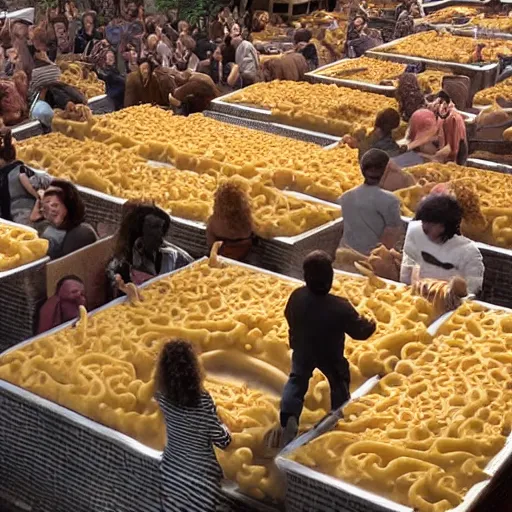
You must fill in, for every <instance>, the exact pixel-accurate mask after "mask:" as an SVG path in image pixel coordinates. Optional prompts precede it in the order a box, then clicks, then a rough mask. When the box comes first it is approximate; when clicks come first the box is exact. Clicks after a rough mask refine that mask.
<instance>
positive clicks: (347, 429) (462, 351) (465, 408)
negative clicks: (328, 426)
mask: <svg viewBox="0 0 512 512" xmlns="http://www.w3.org/2000/svg"><path fill="white" fill-rule="evenodd" d="M510 343H512V311H510V310H508V311H503V310H497V309H493V308H492V307H491V306H489V305H486V304H485V303H477V302H466V303H465V304H463V305H462V306H461V307H460V308H459V309H458V310H457V311H456V312H454V313H453V314H452V315H449V316H448V318H446V319H445V321H444V322H443V323H442V325H441V326H440V327H439V328H438V329H437V332H436V334H435V336H434V337H433V339H432V341H431V343H430V344H429V345H428V346H426V347H422V348H418V350H415V351H413V352H411V354H410V357H409V358H403V359H402V360H401V361H400V362H398V363H397V365H396V366H395V368H394V371H393V372H391V373H389V374H388V375H386V376H384V377H383V378H382V379H381V380H380V381H379V383H378V384H377V385H376V386H375V387H374V389H373V390H372V392H370V393H369V394H367V395H365V396H364V397H362V398H361V399H359V400H355V401H353V402H351V403H350V404H348V405H347V406H345V408H344V410H343V415H344V419H343V420H340V421H339V422H337V423H336V424H335V425H334V427H333V429H332V430H331V431H330V432H328V433H320V432H319V435H318V436H314V435H313V436H309V437H310V439H311V437H313V438H314V439H313V440H309V442H307V443H306V444H302V443H300V442H298V443H297V444H298V445H301V444H302V446H299V447H298V448H296V449H294V450H292V451H291V452H288V453H285V454H283V455H282V456H280V457H278V459H277V464H278V466H279V467H280V468H281V469H283V470H284V471H285V472H286V475H287V477H288V492H287V500H286V501H287V510H290V511H301V512H303V511H315V512H324V511H325V512H326V511H331V510H345V509H350V510H361V511H363V510H364V511H379V512H388V511H397V512H413V510H414V511H415V512H434V511H436V512H437V511H443V512H444V511H446V512H447V511H449V510H450V511H459V512H462V511H467V510H470V509H471V510H473V509H474V508H473V506H474V505H475V503H476V502H477V501H478V499H479V498H481V497H482V496H484V495H485V492H486V488H488V486H489V484H490V482H491V481H492V479H493V478H496V477H500V476H501V475H500V470H502V469H503V468H504V466H505V465H506V464H507V462H508V461H510V459H511V455H512V437H511V436H510V431H511V426H512V415H511V413H510V410H511V406H512V392H511V385H512V376H511V374H510V362H511V356H510V355H509V348H508V347H509V346H510ZM505 478H506V476H505ZM482 510H487V508H486V507H483V508H482Z"/></svg>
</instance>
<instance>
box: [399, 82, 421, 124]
mask: <svg viewBox="0 0 512 512" xmlns="http://www.w3.org/2000/svg"><path fill="white" fill-rule="evenodd" d="M396 99H397V100H398V106H399V111H400V115H401V116H402V119H403V120H404V121H409V119H410V118H411V116H412V115H413V114H414V112H416V110H419V109H420V108H425V106H426V104H427V102H426V100H425V96H424V94H423V92H422V91H421V87H420V84H419V82H418V77H417V76H416V75H415V74H414V73H403V74H402V75H400V76H399V77H398V86H397V88H396Z"/></svg>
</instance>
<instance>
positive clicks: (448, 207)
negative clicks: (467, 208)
mask: <svg viewBox="0 0 512 512" xmlns="http://www.w3.org/2000/svg"><path fill="white" fill-rule="evenodd" d="M415 219H416V220H421V221H424V222H430V223H432V224H441V225H442V226H444V233H443V235H442V237H441V240H442V241H443V243H444V242H447V241H448V240H450V239H451V238H453V237H454V236H455V235H460V224H461V222H462V208H461V206H460V205H459V203H458V201H457V200H456V199H455V198H453V197H451V196H449V195H447V194H434V195H430V196H427V197H426V198H425V199H423V201H421V203H420V204H419V206H418V209H417V210H416V217H415Z"/></svg>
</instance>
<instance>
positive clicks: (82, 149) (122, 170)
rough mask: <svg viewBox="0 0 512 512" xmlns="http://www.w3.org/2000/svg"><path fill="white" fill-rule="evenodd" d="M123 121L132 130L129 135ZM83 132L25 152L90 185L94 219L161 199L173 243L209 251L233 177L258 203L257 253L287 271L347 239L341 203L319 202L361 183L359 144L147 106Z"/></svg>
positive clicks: (97, 121)
mask: <svg viewBox="0 0 512 512" xmlns="http://www.w3.org/2000/svg"><path fill="white" fill-rule="evenodd" d="M148 114H150V115H151V119H148V118H147V115H148ZM137 119H145V120H147V122H144V123H142V122H136V120H137ZM128 121H130V122H128ZM84 124H85V123H84ZM126 126H131V127H132V130H130V134H129V135H130V136H129V135H128V134H125V133H124V130H125V128H126ZM123 127H124V128H123ZM118 128H119V129H118ZM86 130H88V131H87V135H88V136H89V137H92V138H94V139H95V140H94V141H92V140H90V138H88V139H87V140H83V141H80V140H75V139H71V138H68V137H66V136H64V135H62V134H60V133H54V134H50V135H48V136H45V137H42V138H36V139H32V140H29V141H26V142H25V143H23V144H21V145H20V147H19V151H20V157H21V158H23V159H24V161H25V162H26V163H28V164H29V165H31V166H32V167H34V168H39V169H46V170H48V171H49V172H50V173H51V174H52V175H54V176H59V177H64V178H68V179H71V180H72V181H73V182H75V183H77V184H78V185H80V186H81V187H85V188H84V189H81V191H82V193H83V194H84V198H85V199H86V204H87V216H88V220H89V221H93V224H95V223H97V222H113V223H118V222H119V220H120V218H121V207H122V202H123V201H124V200H126V199H141V198H142V199H145V200H154V201H156V203H157V204H158V205H159V206H161V207H162V208H164V209H165V210H166V211H168V212H170V213H171V216H172V226H171V237H172V236H173V235H175V236H176V239H175V241H176V243H180V241H182V243H183V244H185V248H186V249H188V250H190V251H191V252H192V253H193V254H194V255H204V254H205V248H206V244H205V236H204V224H205V223H206V221H207V220H208V218H209V216H210V215H211V212H212V208H213V201H214V194H215V191H216V189H217V187H218V185H219V183H221V182H223V181H224V180H226V179H228V178H230V179H232V180H234V181H237V182H238V183H239V184H240V186H242V187H243V188H244V189H245V190H246V191H247V193H248V195H249V198H250V200H251V206H252V212H253V221H254V225H255V232H256V234H257V235H258V236H259V237H260V238H261V243H260V244H259V246H257V247H256V254H257V255H259V256H261V261H262V262H263V264H264V265H267V266H268V267H269V268H272V269H275V270H280V271H283V272H289V270H288V269H289V268H297V267H298V269H300V265H301V258H302V257H303V255H304V253H305V252H307V251H308V250H309V248H313V247H315V248H319V247H322V248H324V249H325V250H327V251H328V252H333V251H334V249H335V248H336V246H337V243H338V241H339V238H340V237H341V220H340V219H339V217H340V210H339V207H338V206H337V205H334V204H328V203H326V202H322V201H321V200H320V201H318V200H317V199H316V198H318V199H326V200H328V201H334V200H335V199H336V198H337V197H339V196H340V195H341V194H342V193H343V192H344V191H346V190H348V189H350V188H352V187H353V186H354V185H355V184H357V183H359V182H360V181H361V174H360V171H359V166H358V160H357V151H355V150H352V149H350V148H347V147H345V146H340V147H331V148H329V149H327V148H325V149H324V146H322V145H320V144H316V143H312V142H304V141H302V140H297V139H292V138H288V137H283V136H279V135H274V134H273V133H267V132H266V131H259V130H255V129H249V128H246V127H240V126H238V125H236V124H235V125H233V124H231V122H223V121H219V120H217V119H213V118H210V117H206V116H202V115H198V116H189V117H188V118H184V117H179V116H172V115H170V114H169V113H168V112H165V111H163V110H160V109H158V108H153V107H147V106H143V107H137V108H133V109H127V111H121V112H116V113H113V114H108V115H106V116H98V117H96V116H95V117H94V119H93V120H92V126H87V127H86ZM290 131H294V130H290ZM295 131H297V132H298V133H299V134H300V131H298V130H295ZM74 133H77V131H76V130H75V132H74ZM317 140H318V139H317ZM332 140H333V138H330V137H322V138H320V140H318V142H323V143H325V142H327V141H329V142H332ZM334 140H335V139H334ZM170 141H172V142H170ZM85 189H89V190H85ZM289 192H299V193H304V194H305V196H294V195H293V194H289ZM306 196H307V197H306ZM309 196H313V197H309ZM116 197H117V198H119V199H118V200H116V199H113V198H116ZM180 219H181V220H180ZM267 257H268V258H267ZM267 262H268V264H267Z"/></svg>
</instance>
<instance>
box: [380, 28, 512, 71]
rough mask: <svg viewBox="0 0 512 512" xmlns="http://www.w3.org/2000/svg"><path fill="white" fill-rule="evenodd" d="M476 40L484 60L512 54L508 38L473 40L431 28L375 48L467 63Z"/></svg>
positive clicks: (488, 60) (492, 59) (511, 42)
mask: <svg viewBox="0 0 512 512" xmlns="http://www.w3.org/2000/svg"><path fill="white" fill-rule="evenodd" d="M478 43H482V44H484V45H485V46H484V48H483V50H482V58H483V59H484V61H485V62H496V61H497V60H498V55H512V41H507V40H505V39H483V38H479V39H474V38H472V37H464V36H454V35H452V34H450V33H448V32H436V31H435V30H431V31H429V32H419V33H417V34H413V35H410V36H408V37H406V38H405V39H403V40H399V41H398V42H396V43H395V44H392V45H391V46H387V47H386V48H381V49H379V51H381V52H385V53H395V54H399V55H411V56H413V57H420V58H424V59H432V60H438V61H444V62H459V63H461V64H471V63H473V62H474V61H473V53H474V51H475V49H476V45H477V44H478Z"/></svg>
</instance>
